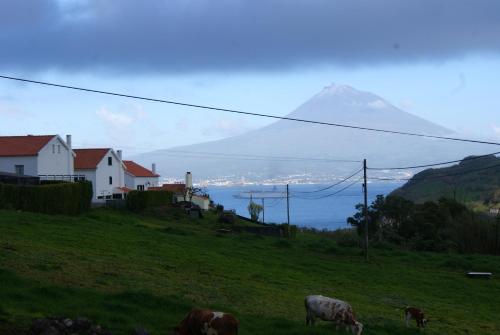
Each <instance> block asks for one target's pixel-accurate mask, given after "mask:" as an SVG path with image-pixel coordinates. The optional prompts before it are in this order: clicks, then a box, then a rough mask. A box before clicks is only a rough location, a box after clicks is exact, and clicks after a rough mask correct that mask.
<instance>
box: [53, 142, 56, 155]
mask: <svg viewBox="0 0 500 335" xmlns="http://www.w3.org/2000/svg"><path fill="white" fill-rule="evenodd" d="M52 153H53V154H55V153H56V145H55V144H52Z"/></svg>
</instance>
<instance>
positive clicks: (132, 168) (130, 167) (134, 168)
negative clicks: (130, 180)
mask: <svg viewBox="0 0 500 335" xmlns="http://www.w3.org/2000/svg"><path fill="white" fill-rule="evenodd" d="M123 163H124V164H125V168H126V169H127V171H126V172H127V173H128V174H131V175H132V176H134V177H159V176H160V175H158V174H156V173H153V171H151V170H148V169H146V168H145V167H144V166H141V165H139V164H137V163H136V162H134V161H123Z"/></svg>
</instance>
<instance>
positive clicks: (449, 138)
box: [0, 75, 500, 146]
mask: <svg viewBox="0 0 500 335" xmlns="http://www.w3.org/2000/svg"><path fill="white" fill-rule="evenodd" d="M0 78H3V79H9V80H16V81H21V82H25V83H31V84H38V85H46V86H52V87H58V88H66V89H71V90H76V91H83V92H89V93H98V94H105V95H112V96H117V97H122V98H130V99H137V100H145V101H151V102H160V103H166V104H172V105H177V106H183V107H193V108H201V109H208V110H214V111H221V112H228V113H234V114H242V115H249V116H259V117H265V118H270V119H277V120H287V121H295V122H303V123H310V124H319V125H325V126H333V127H341V128H349V129H357V130H366V131H373V132H380V133H388V134H397V135H406V136H416V137H422V138H435V139H441V140H448V141H458V142H470V143H479V144H490V145H499V146H500V143H498V142H489V141H480V140H472V139H466V138H455V137H447V136H438V135H426V134H420V133H412V132H404V131H397V130H387V129H379V128H370V127H361V126H355V125H349V124H340V123H331V122H324V121H314V120H306V119H298V118H291V117H286V116H276V115H270V114H262V113H252V112H244V111H240V110H236V109H227V108H220V107H213V106H206V105H199V104H191V103H186V102H179V101H173V100H164V99H155V98H147V97H142V96H138V95H130V94H123V93H116V92H110V91H102V90H95V89H90V88H83V87H77V86H69V85H61V84H55V83H49V82H45V81H37V80H31V79H25V78H17V77H10V76H4V75H0Z"/></svg>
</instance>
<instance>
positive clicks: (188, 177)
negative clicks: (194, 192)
mask: <svg viewBox="0 0 500 335" xmlns="http://www.w3.org/2000/svg"><path fill="white" fill-rule="evenodd" d="M189 187H193V176H192V175H191V172H189V171H188V172H186V188H189Z"/></svg>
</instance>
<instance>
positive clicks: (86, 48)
mask: <svg viewBox="0 0 500 335" xmlns="http://www.w3.org/2000/svg"><path fill="white" fill-rule="evenodd" d="M498 36H500V1H497V0H474V1H465V0H464V1H460V0H458V1H457V0H440V1H435V0H405V1H401V0H377V1H371V0H213V1H206V0H166V1H159V0H142V1H136V0H120V1H99V0H88V1H85V0H64V1H63V0H59V1H56V0H46V1H42V0H41V1H29V2H28V1H18V0H4V1H2V2H1V4H0V43H1V44H0V45H1V46H2V52H1V53H0V69H3V70H5V69H8V70H26V71H33V70H47V69H58V70H63V71H87V70H92V71H95V70H104V71H112V72H123V73H130V72H135V73H141V72H144V73H176V72H196V71H241V70H250V71H254V70H257V71H260V70H280V69H287V68H291V67H302V66H311V65H322V64H337V65H348V66H356V65H370V64H380V63H394V62H415V61H436V60H437V61H441V60H446V59H450V58H457V57H462V56H465V55H468V54H476V53H494V54H497V53H499V52H500V38H498Z"/></svg>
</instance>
